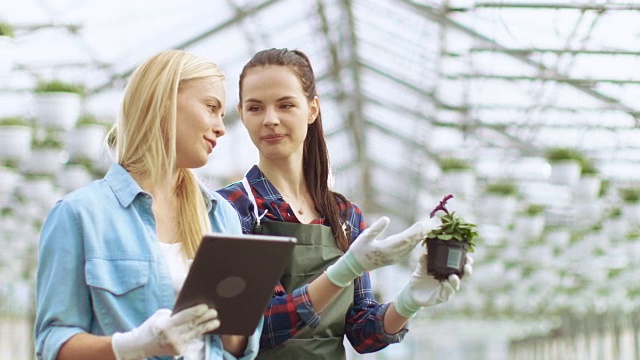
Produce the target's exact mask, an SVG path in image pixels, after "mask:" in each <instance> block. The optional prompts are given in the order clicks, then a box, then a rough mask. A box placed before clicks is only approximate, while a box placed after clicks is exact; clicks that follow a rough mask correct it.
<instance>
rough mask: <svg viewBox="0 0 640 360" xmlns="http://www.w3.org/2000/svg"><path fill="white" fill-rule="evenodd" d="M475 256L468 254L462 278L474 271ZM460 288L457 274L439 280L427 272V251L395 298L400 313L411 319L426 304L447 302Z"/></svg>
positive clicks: (395, 304)
mask: <svg viewBox="0 0 640 360" xmlns="http://www.w3.org/2000/svg"><path fill="white" fill-rule="evenodd" d="M472 264H473V258H472V257H471V256H469V255H467V258H466V264H465V265H464V268H463V273H462V274H463V275H462V279H466V278H468V277H470V276H471V274H472V273H473V267H472ZM459 289H460V278H459V277H458V275H456V274H451V275H449V278H448V279H447V280H445V281H442V282H440V281H438V280H436V279H434V278H433V276H431V275H429V274H427V253H424V254H422V256H420V258H419V259H418V264H417V265H416V268H415V270H414V271H413V274H412V275H411V279H409V282H408V283H407V285H405V287H404V288H403V289H402V291H400V293H399V294H398V295H397V296H396V298H395V300H394V306H395V308H396V311H397V312H398V314H400V315H402V316H403V317H405V318H407V319H409V318H412V317H413V316H414V315H415V314H416V313H417V312H418V311H420V309H422V308H423V307H426V306H433V305H438V304H440V303H443V302H446V301H447V300H449V298H450V297H451V296H452V295H453V294H455V292H456V291H457V290H459Z"/></svg>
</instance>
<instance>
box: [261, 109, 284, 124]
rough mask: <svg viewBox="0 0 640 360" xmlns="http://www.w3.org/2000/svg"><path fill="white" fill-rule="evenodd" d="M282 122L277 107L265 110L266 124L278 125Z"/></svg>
mask: <svg viewBox="0 0 640 360" xmlns="http://www.w3.org/2000/svg"><path fill="white" fill-rule="evenodd" d="M279 122H280V120H279V119H278V113H277V112H276V111H275V109H272V108H267V109H266V110H265V112H264V124H265V125H277V124H278V123H279Z"/></svg>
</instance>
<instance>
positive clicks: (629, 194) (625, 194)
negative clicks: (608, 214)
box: [620, 187, 640, 204]
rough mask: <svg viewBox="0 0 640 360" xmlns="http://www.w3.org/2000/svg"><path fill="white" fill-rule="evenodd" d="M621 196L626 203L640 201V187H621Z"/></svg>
mask: <svg viewBox="0 0 640 360" xmlns="http://www.w3.org/2000/svg"><path fill="white" fill-rule="evenodd" d="M620 197H621V198H622V200H623V201H624V202H626V203H633V204H635V203H637V202H640V188H637V187H628V188H622V189H620Z"/></svg>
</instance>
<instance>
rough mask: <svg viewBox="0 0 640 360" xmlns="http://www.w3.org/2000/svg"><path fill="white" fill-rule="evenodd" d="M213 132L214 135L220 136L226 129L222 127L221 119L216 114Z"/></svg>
mask: <svg viewBox="0 0 640 360" xmlns="http://www.w3.org/2000/svg"><path fill="white" fill-rule="evenodd" d="M212 130H213V133H214V134H216V137H220V136H222V135H224V134H225V132H226V129H225V127H224V122H223V121H222V117H221V116H216V119H215V120H214V122H213V128H212Z"/></svg>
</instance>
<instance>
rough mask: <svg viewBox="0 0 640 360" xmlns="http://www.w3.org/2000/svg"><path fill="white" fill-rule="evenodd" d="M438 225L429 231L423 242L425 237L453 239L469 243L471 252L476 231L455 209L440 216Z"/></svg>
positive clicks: (474, 226) (476, 235) (473, 225)
mask: <svg viewBox="0 0 640 360" xmlns="http://www.w3.org/2000/svg"><path fill="white" fill-rule="evenodd" d="M440 222H441V223H440V225H439V226H438V227H437V228H435V229H432V230H431V231H429V233H428V234H427V236H426V238H425V239H424V240H423V242H424V243H425V245H426V241H427V239H439V240H445V241H446V240H451V239H455V240H458V241H463V242H466V243H469V250H468V252H473V250H474V248H475V246H476V243H475V241H476V238H477V237H478V231H477V228H476V225H475V224H472V223H468V222H466V221H465V220H464V219H463V218H462V217H461V216H458V215H456V212H455V211H452V212H451V213H447V214H445V215H443V216H441V217H440Z"/></svg>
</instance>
